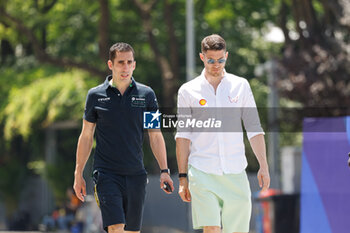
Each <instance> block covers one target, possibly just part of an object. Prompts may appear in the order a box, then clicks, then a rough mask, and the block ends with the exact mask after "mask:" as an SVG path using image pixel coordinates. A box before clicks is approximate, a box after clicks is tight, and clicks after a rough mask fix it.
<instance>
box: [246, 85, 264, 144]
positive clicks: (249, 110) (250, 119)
mask: <svg viewBox="0 0 350 233" xmlns="http://www.w3.org/2000/svg"><path fill="white" fill-rule="evenodd" d="M244 86H245V87H244V88H245V90H244V98H243V105H242V120H243V125H244V128H245V130H246V131H247V136H248V139H251V138H252V137H254V136H256V135H259V134H265V133H264V130H263V129H262V127H261V124H260V119H259V113H258V109H257V107H256V104H255V100H254V96H253V92H252V90H251V88H250V85H249V83H248V81H247V80H245V83H244Z"/></svg>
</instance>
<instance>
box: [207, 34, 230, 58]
mask: <svg viewBox="0 0 350 233" xmlns="http://www.w3.org/2000/svg"><path fill="white" fill-rule="evenodd" d="M201 48H202V53H205V52H206V51H208V50H226V42H225V40H224V38H222V37H221V36H219V35H218V34H213V35H210V36H207V37H205V38H204V39H203V40H202V43H201Z"/></svg>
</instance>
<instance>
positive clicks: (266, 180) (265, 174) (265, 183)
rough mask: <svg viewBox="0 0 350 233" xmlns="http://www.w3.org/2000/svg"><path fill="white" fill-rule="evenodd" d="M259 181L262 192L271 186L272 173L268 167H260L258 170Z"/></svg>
mask: <svg viewBox="0 0 350 233" xmlns="http://www.w3.org/2000/svg"><path fill="white" fill-rule="evenodd" d="M258 181H259V186H260V188H262V189H261V192H265V191H267V190H268V189H269V187H270V174H269V170H268V169H262V168H260V169H259V171H258Z"/></svg>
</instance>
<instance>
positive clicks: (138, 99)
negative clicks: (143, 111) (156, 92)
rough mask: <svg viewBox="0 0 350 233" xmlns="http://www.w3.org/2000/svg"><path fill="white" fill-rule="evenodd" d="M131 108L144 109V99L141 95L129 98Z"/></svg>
mask: <svg viewBox="0 0 350 233" xmlns="http://www.w3.org/2000/svg"><path fill="white" fill-rule="evenodd" d="M131 106H133V107H146V97H145V96H141V95H133V96H131Z"/></svg>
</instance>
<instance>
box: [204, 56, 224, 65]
mask: <svg viewBox="0 0 350 233" xmlns="http://www.w3.org/2000/svg"><path fill="white" fill-rule="evenodd" d="M215 61H217V62H218V63H219V64H223V63H225V62H226V59H225V58H220V59H218V60H215V59H211V58H209V59H207V63H208V64H210V65H212V64H215Z"/></svg>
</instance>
